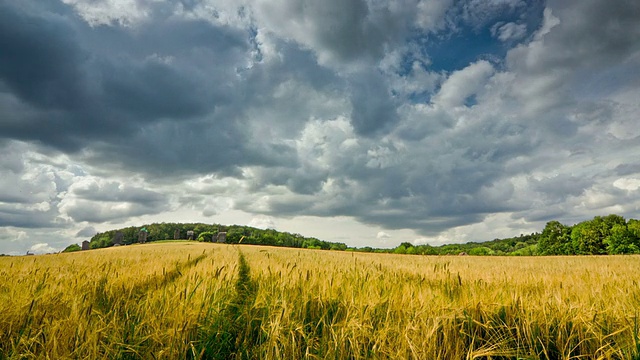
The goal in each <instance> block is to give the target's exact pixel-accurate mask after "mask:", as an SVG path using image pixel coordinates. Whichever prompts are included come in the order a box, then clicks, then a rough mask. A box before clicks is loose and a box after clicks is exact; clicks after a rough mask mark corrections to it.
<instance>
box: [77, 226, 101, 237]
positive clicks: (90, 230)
mask: <svg viewBox="0 0 640 360" xmlns="http://www.w3.org/2000/svg"><path fill="white" fill-rule="evenodd" d="M97 233H98V231H97V230H96V228H94V227H93V226H87V227H84V228H82V229H81V230H80V231H78V232H77V233H76V237H79V238H86V237H91V236H93V235H95V234H97Z"/></svg>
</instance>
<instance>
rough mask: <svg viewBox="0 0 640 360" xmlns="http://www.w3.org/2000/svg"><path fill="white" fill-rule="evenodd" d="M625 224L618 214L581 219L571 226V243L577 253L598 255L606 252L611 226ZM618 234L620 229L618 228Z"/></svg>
mask: <svg viewBox="0 0 640 360" xmlns="http://www.w3.org/2000/svg"><path fill="white" fill-rule="evenodd" d="M616 225H619V226H625V225H626V222H625V220H624V218H623V217H622V216H620V215H613V214H612V215H607V216H605V217H602V216H596V217H594V218H593V220H588V221H583V222H581V223H579V224H577V225H576V226H574V227H573V230H572V231H571V243H572V245H573V248H574V251H575V252H576V253H577V254H584V255H587V254H591V255H600V254H606V253H607V243H608V242H609V238H610V236H611V234H612V230H613V227H614V226H616ZM618 231H619V233H618V235H620V234H621V233H620V229H619V230H618Z"/></svg>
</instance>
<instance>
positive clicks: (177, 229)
mask: <svg viewBox="0 0 640 360" xmlns="http://www.w3.org/2000/svg"><path fill="white" fill-rule="evenodd" d="M142 229H144V231H146V233H147V234H146V241H149V242H153V241H159V240H167V239H185V240H186V239H187V234H188V232H190V231H191V232H193V238H192V239H193V240H198V241H203V242H211V241H214V240H215V236H216V234H218V233H221V232H224V233H225V234H226V240H225V242H226V243H230V244H237V243H243V244H250V245H268V246H282V247H292V248H307V249H322V250H340V251H356V252H375V253H395V254H411V255H459V254H464V255H513V256H520V255H527V256H531V255H604V254H612V255H613V254H637V253H640V221H639V220H635V219H629V220H625V219H624V218H623V217H622V216H620V215H615V214H611V215H607V216H596V217H594V218H593V219H591V220H587V221H583V222H580V223H578V224H575V225H572V226H567V225H564V224H562V223H560V222H558V221H555V220H554V221H550V222H548V223H547V224H546V226H545V228H544V229H543V230H542V232H536V233H532V234H528V235H520V236H517V237H511V238H505V239H495V240H491V241H486V242H467V243H465V244H446V245H441V246H431V245H414V244H411V243H408V242H404V243H402V244H400V245H398V246H397V247H395V248H392V249H376V248H372V247H369V246H366V247H361V248H353V247H348V246H347V245H345V244H344V243H337V242H329V241H323V240H320V239H317V238H314V237H305V236H302V235H300V234H291V233H288V232H281V231H277V230H274V229H266V230H265V229H258V228H254V227H250V226H242V225H220V224H203V223H154V224H147V225H144V226H142V227H133V226H132V227H127V228H121V229H114V230H110V231H106V232H102V233H98V234H96V235H95V236H93V237H92V238H91V241H90V244H89V245H90V248H91V249H98V248H105V247H109V246H112V245H113V244H114V243H115V242H116V241H114V240H115V239H116V234H121V235H120V236H121V240H120V241H121V243H122V244H123V245H128V244H133V243H137V242H138V234H139V233H140V231H141V230H142ZM176 235H177V236H176ZM214 242H215V241H214ZM78 250H80V246H78V245H76V244H72V245H70V246H69V247H67V248H66V249H65V250H64V251H65V252H72V251H78Z"/></svg>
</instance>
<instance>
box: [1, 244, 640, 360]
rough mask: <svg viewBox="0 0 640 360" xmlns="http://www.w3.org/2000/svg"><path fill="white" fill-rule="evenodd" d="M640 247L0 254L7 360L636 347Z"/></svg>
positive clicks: (562, 353) (191, 247)
mask: <svg viewBox="0 0 640 360" xmlns="http://www.w3.org/2000/svg"><path fill="white" fill-rule="evenodd" d="M639 274H640V256H603V257H458V256H450V257H444V256H443V257H436V256H408V255H392V254H367V253H353V252H337V251H321V250H306V249H288V248H272V247H258V246H241V245H224V244H210V243H196V242H166V243H155V244H145V245H131V246H122V247H115V248H107V249H100V250H91V251H85V252H77V253H66V254H57V255H43V256H24V257H3V258H0V359H29V358H47V359H69V358H72V359H86V358H88V359H230V358H231V359H233V358H236V359H388V358H393V359H640V338H639V328H640V324H639V323H638V313H639V310H640V287H638V280H639V278H640V277H639Z"/></svg>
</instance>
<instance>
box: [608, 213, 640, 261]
mask: <svg viewBox="0 0 640 360" xmlns="http://www.w3.org/2000/svg"><path fill="white" fill-rule="evenodd" d="M635 221H636V222H637V220H635ZM630 222H631V220H630ZM605 242H606V244H607V252H608V253H609V254H637V253H639V252H640V243H639V239H638V238H637V237H636V236H635V235H634V234H633V232H631V231H629V229H628V228H627V225H621V224H615V225H613V227H612V228H611V234H610V235H609V236H608V237H607V238H606V239H605Z"/></svg>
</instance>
